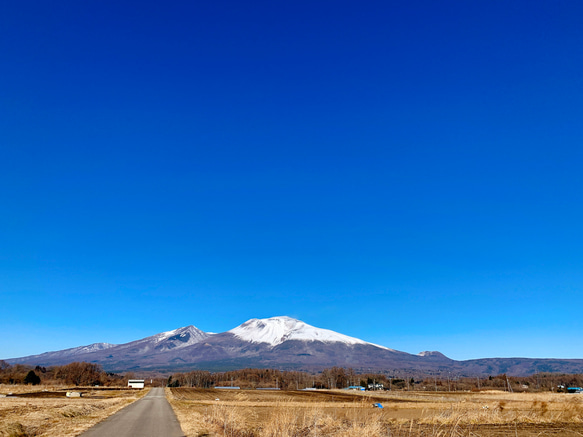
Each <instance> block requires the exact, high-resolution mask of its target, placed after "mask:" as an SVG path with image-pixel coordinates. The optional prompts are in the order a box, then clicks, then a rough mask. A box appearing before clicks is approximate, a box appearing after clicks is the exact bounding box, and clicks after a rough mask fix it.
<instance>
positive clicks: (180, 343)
mask: <svg viewBox="0 0 583 437" xmlns="http://www.w3.org/2000/svg"><path fill="white" fill-rule="evenodd" d="M6 361H8V362H9V363H11V364H16V363H22V364H28V365H32V366H36V365H40V366H51V365H62V364H67V363H70V362H73V361H87V362H91V363H97V364H100V365H102V366H103V368H104V369H105V370H108V371H119V372H124V371H128V370H132V371H154V370H155V371H158V372H160V371H162V372H173V371H189V370H194V369H205V370H212V371H222V370H229V369H241V368H245V367H259V368H278V369H296V370H311V371H317V370H321V369H324V368H326V367H332V366H338V367H351V368H353V369H355V370H356V371H366V372H370V371H397V370H400V371H405V372H407V373H409V374H414V373H416V374H419V373H423V372H452V371H453V372H458V373H459V374H463V373H464V372H465V374H467V375H470V374H471V375H474V376H475V375H492V374H497V373H508V374H514V375H528V374H532V373H534V372H536V371H540V369H541V368H543V367H544V369H545V371H549V372H563V373H583V360H554V359H529V358H484V359H480V360H468V361H455V360H452V359H450V358H448V357H446V356H445V355H443V354H442V353H440V352H437V351H425V352H421V353H419V354H417V355H413V354H409V353H406V352H400V351H396V350H393V349H388V348H386V347H383V346H378V345H375V344H372V343H368V342H366V341H364V340H360V339H358V338H354V337H349V336H347V335H343V334H339V333H337V332H334V331H331V330H328V329H322V328H316V327H314V326H311V325H308V324H307V323H304V322H302V321H300V320H296V319H293V318H290V317H285V316H282V317H271V318H268V319H251V320H248V321H247V322H245V323H243V324H242V325H239V326H237V327H236V328H233V329H231V330H229V331H226V332H223V333H218V334H214V333H209V332H204V331H201V330H200V329H198V328H196V327H194V326H186V327H184V328H179V329H174V330H172V331H167V332H162V333H160V334H156V335H152V336H150V337H146V338H143V339H140V340H136V341H132V342H129V343H125V344H118V345H113V344H109V343H94V344H90V345H88V346H80V347H76V348H71V349H65V350H61V351H56V352H47V353H44V354H40V355H32V356H28V357H22V358H13V359H8V360H6Z"/></svg>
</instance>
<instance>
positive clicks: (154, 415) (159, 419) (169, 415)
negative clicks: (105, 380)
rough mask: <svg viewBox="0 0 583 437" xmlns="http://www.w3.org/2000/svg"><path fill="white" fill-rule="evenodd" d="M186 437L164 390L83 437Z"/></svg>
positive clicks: (132, 405)
mask: <svg viewBox="0 0 583 437" xmlns="http://www.w3.org/2000/svg"><path fill="white" fill-rule="evenodd" d="M130 436H131V437H183V436H184V433H183V432H182V429H180V424H179V423H178V419H176V415H175V414H174V411H173V410H172V407H171V406H170V404H169V403H168V401H167V400H166V396H165V394H164V389H163V388H152V389H151V390H150V393H148V394H147V395H146V396H144V397H143V398H142V399H140V400H138V401H136V402H134V403H133V404H131V405H129V406H127V407H125V408H124V409H122V410H120V411H118V412H117V413H116V414H114V415H113V416H110V417H108V418H107V419H106V420H104V421H103V422H101V423H98V424H97V425H95V426H94V427H93V428H90V429H89V430H87V431H86V432H84V433H83V434H81V437H130Z"/></svg>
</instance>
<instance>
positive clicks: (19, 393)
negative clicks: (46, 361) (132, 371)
mask: <svg viewBox="0 0 583 437" xmlns="http://www.w3.org/2000/svg"><path fill="white" fill-rule="evenodd" d="M67 390H71V391H78V392H81V393H82V394H83V396H82V397H80V398H68V397H66V392H67ZM147 391H148V390H138V391H131V390H127V389H101V388H97V387H87V388H83V387H76V388H73V389H67V387H63V386H42V385H40V386H25V385H20V386H18V385H1V384H0V437H29V436H39V437H41V436H62V437H69V436H71V437H72V436H77V435H79V434H80V433H81V432H83V431H85V430H86V429H88V428H90V427H91V426H93V425H95V424H96V423H98V422H100V421H101V420H103V419H105V418H106V417H108V416H110V415H111V414H113V413H115V412H117V411H118V410H120V409H122V408H123V407H125V406H126V405H128V404H130V403H132V402H133V401H135V400H137V399H138V398H140V397H142V396H143V395H145V394H146V392H147ZM10 393H11V394H12V395H9V394H10ZM7 395H8V396H7Z"/></svg>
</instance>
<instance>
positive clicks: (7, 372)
mask: <svg viewBox="0 0 583 437" xmlns="http://www.w3.org/2000/svg"><path fill="white" fill-rule="evenodd" d="M40 383H45V384H47V383H54V384H67V385H75V386H94V385H100V386H124V385H126V384H127V376H125V375H118V374H114V373H107V372H105V371H103V369H102V368H101V366H100V365H98V364H94V363H86V362H74V363H70V364H66V365H63V366H51V367H49V368H46V367H41V366H36V367H34V368H32V367H31V366H25V365H23V364H14V365H11V364H8V363H7V362H6V361H2V360H0V384H33V385H37V384H40Z"/></svg>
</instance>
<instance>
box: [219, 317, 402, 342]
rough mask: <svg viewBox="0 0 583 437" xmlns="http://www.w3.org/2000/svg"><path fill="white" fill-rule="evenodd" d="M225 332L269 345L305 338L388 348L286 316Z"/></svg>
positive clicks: (257, 321) (254, 320) (243, 325)
mask: <svg viewBox="0 0 583 437" xmlns="http://www.w3.org/2000/svg"><path fill="white" fill-rule="evenodd" d="M227 332H230V333H231V334H234V335H235V336H236V337H238V338H240V339H241V340H245V341H250V342H253V343H268V344H270V345H271V346H277V345H278V344H281V343H283V342H284V341H287V340H305V341H322V342H326V343H329V342H340V343H345V344H349V345H355V344H366V345H372V346H376V347H380V348H382V349H388V348H386V347H383V346H378V345H376V344H372V343H368V342H366V341H363V340H360V339H358V338H354V337H349V336H347V335H343V334H339V333H337V332H334V331H330V330H329V329H321V328H316V327H314V326H311V325H308V324H307V323H304V322H302V321H301V320H296V319H292V318H291V317H286V316H280V317H271V318H269V319H251V320H248V321H246V322H245V323H243V324H242V325H239V326H237V327H236V328H234V329H231V330H230V331H227ZM388 350H391V349H388Z"/></svg>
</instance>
